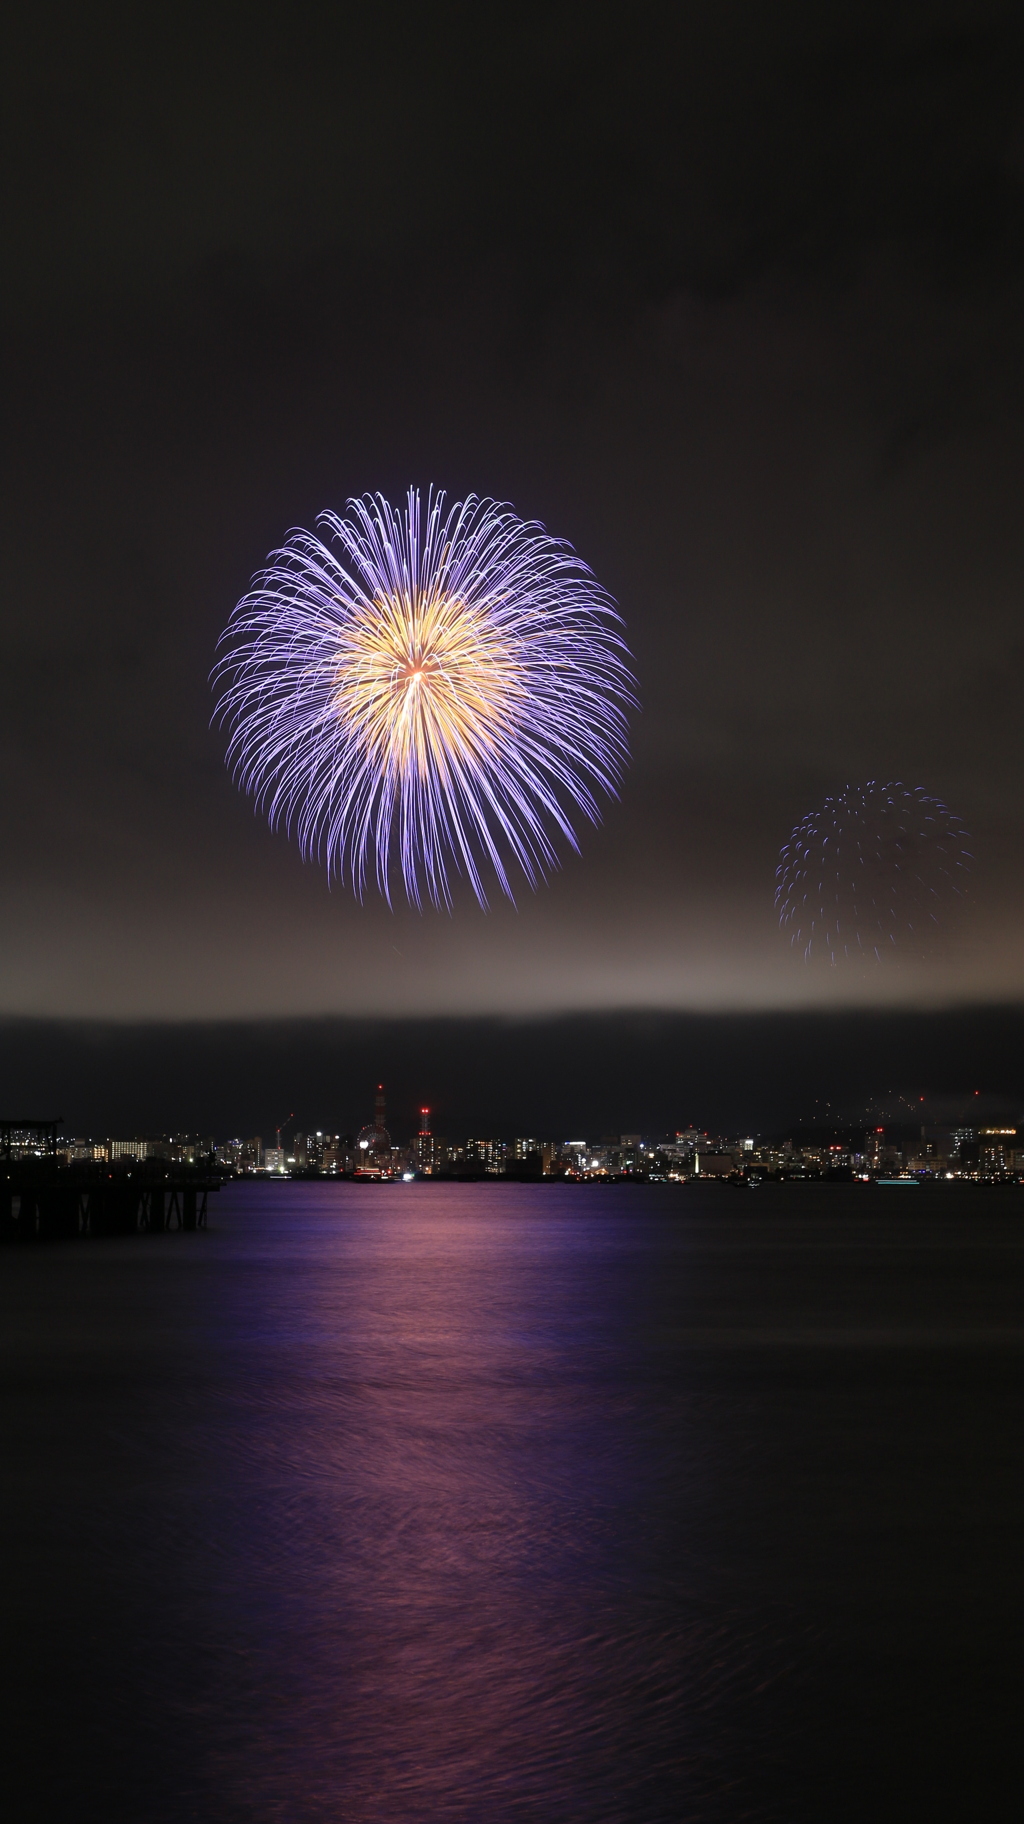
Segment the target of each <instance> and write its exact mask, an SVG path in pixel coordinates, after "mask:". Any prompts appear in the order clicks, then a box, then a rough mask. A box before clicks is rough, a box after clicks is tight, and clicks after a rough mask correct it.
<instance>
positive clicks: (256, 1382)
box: [0, 1184, 1024, 1824]
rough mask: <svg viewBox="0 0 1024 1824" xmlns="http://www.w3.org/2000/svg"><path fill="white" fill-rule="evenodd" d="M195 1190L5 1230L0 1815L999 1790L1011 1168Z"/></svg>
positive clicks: (1011, 1605) (1014, 1520) (1013, 1385)
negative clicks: (742, 1185) (895, 1178)
mask: <svg viewBox="0 0 1024 1824" xmlns="http://www.w3.org/2000/svg"><path fill="white" fill-rule="evenodd" d="M210 1208H211V1227H210V1230H209V1231H208V1232H207V1233H206V1234H199V1235H195V1236H184V1235H172V1236H166V1237H164V1236H156V1237H140V1238H139V1239H137V1240H133V1241H123V1242H122V1241H113V1242H94V1243H85V1244H81V1245H78V1246H60V1247H50V1248H44V1249H38V1250H7V1251H5V1252H4V1253H3V1255H2V1256H0V1350H2V1355H0V1361H2V1393H3V1407H2V1412H3V1426H2V1440H0V1442H2V1454H0V1468H2V1474H3V1498H2V1504H0V1529H2V1550H3V1589H4V1608H5V1616H4V1633H3V1644H4V1651H3V1681H4V1693H3V1712H2V1714H3V1731H4V1747H3V1754H2V1757H0V1782H2V1786H3V1788H4V1789H5V1790H6V1795H7V1796H6V1800H5V1803H4V1815H5V1817H7V1818H10V1819H12V1821H13V1820H17V1821H18V1824H29V1821H31V1820H46V1821H47V1824H50V1821H51V1820H54V1821H56V1820H61V1824H64V1821H65V1820H66V1821H67V1824H80V1821H88V1824H91V1821H92V1820H97V1821H99V1820H103V1821H104V1824H122V1821H124V1824H149V1821H151V1820H152V1821H153V1824H171V1821H175V1824H176V1821H177V1820H179V1819H193V1818H195V1819H201V1820H204V1821H219V1820H227V1821H231V1824H234V1821H235V1820H237V1821H239V1824H241V1821H243V1820H245V1821H247V1824H249V1821H251V1824H262V1821H263V1820H266V1821H268V1824H270V1821H271V1820H272V1821H273V1824H279V1821H280V1824H284V1821H285V1820H287V1821H288V1824H292V1821H294V1824H304V1821H305V1820H311V1821H312V1820H331V1821H332V1824H333V1821H335V1820H343V1821H351V1824H391V1821H394V1824H406V1820H409V1821H413V1820H417V1821H418V1820H423V1821H424V1824H426V1821H427V1820H430V1821H434V1820H441V1821H442V1824H443V1821H445V1820H452V1821H455V1820H458V1821H460V1824H462V1821H467V1824H468V1821H470V1820H472V1821H474V1824H475V1821H477V1820H480V1821H481V1824H485V1821H486V1824H503V1821H505V1820H513V1819H514V1820H529V1819H536V1820H543V1821H546V1820H549V1819H551V1820H556V1819H557V1820H559V1821H561V1820H565V1821H566V1824H592V1821H597V1820H607V1821H609V1824H611V1821H612V1820H619V1819H621V1820H629V1821H630V1824H633V1821H635V1824H660V1821H661V1820H665V1821H666V1824H685V1821H688V1820H715V1821H722V1824H726V1821H729V1824H731V1821H733V1820H742V1819H766V1820H768V1819H774V1820H780V1821H783V1824H788V1821H790V1820H799V1821H803V1820H807V1824H835V1821H845V1820H850V1821H851V1824H852V1821H853V1820H856V1821H857V1824H868V1821H870V1824H877V1821H878V1820H882V1819H886V1820H887V1819H894V1820H895V1819H900V1820H910V1819H920V1820H927V1824H939V1821H941V1820H952V1819H958V1820H964V1821H965V1824H967V1821H970V1824H993V1821H995V1820H1001V1819H1004V1818H1005V1819H1011V1818H1012V1819H1014V1821H1015V1824H1016V1820H1017V1819H1018V1818H1019V1817H1020V1815H1021V1813H1022V1809H1024V1795H1022V1792H1021V1781H1020V1777H1019V1772H1018V1768H1019V1762H1020V1742H1021V1729H1022V1723H1021V1700H1022V1696H1024V1689H1022V1687H1024V1672H1022V1659H1024V1652H1022V1635H1021V1620H1022V1602H1021V1595H1022V1577H1024V1571H1022V1567H1024V1524H1022V1523H1024V1473H1022V1463H1021V1438H1022V1417H1024V1411H1022V1409H1024V1193H1021V1192H1016V1191H1013V1192H1005V1193H1004V1192H994V1191H993V1192H979V1191H971V1190H960V1189H954V1188H950V1189H949V1190H946V1189H945V1188H942V1189H940V1190H937V1191H927V1190H920V1191H913V1192H909V1191H880V1190H878V1189H876V1188H875V1187H859V1186H857V1187H854V1186H850V1187H847V1186H834V1187H833V1186H825V1187H815V1186H809V1185H808V1186H804V1185H792V1186H780V1187H769V1186H764V1187H762V1188H761V1189H760V1190H758V1191H757V1192H755V1193H750V1192H749V1191H742V1192H740V1191H735V1190H731V1189H727V1188H725V1187H722V1186H707V1187H692V1188H691V1187H686V1188H677V1187H674V1186H665V1187H660V1186H651V1187H647V1188H645V1187H614V1186H608V1187H590V1186H581V1187H574V1186H551V1187H549V1186H532V1187H531V1186H502V1185H499V1184H493V1185H486V1184H482V1185H462V1186H456V1187H451V1186H442V1185H430V1184H415V1185H395V1186H366V1187H362V1186H360V1187H356V1186H349V1185H339V1186H334V1185H299V1184H296V1185H291V1186H287V1185H282V1186H264V1185H246V1186H243V1185H236V1186H233V1187H231V1188H229V1189H228V1190H226V1191H225V1192H223V1193H222V1194H221V1196H219V1197H218V1198H215V1199H211V1205H210Z"/></svg>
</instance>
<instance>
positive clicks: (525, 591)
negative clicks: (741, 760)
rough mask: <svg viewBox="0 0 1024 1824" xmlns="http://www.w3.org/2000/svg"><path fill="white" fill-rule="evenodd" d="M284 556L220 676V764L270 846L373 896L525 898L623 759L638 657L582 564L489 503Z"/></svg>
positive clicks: (341, 536)
mask: <svg viewBox="0 0 1024 1824" xmlns="http://www.w3.org/2000/svg"><path fill="white" fill-rule="evenodd" d="M318 526H319V527H320V528H321V529H322V530H324V532H325V533H326V535H327V538H328V540H329V541H330V542H329V543H325V542H324V541H323V540H321V539H320V538H317V537H316V536H314V535H313V534H312V533H309V532H302V531H297V532H293V533H292V534H291V536H290V537H289V538H288V540H287V542H286V543H285V545H284V546H283V548H282V549H281V550H279V551H275V552H273V553H272V554H271V558H270V561H269V564H268V568H267V569H266V570H264V571H262V572H261V573H260V574H259V575H258V576H257V577H256V578H255V579H254V586H253V589H252V590H251V592H250V593H249V594H248V595H246V596H245V597H243V599H242V601H240V602H239V604H238V607H237V608H236V609H235V611H234V614H233V615H232V617H231V620H230V622H229V624H228V627H227V629H226V631H225V633H224V635H223V638H222V645H223V646H224V648H225V651H224V656H223V657H222V658H221V660H220V662H219V663H218V665H217V667H216V670H215V673H214V676H215V679H216V681H217V683H218V684H219V686H220V688H221V696H220V701H219V705H218V712H217V713H218V715H219V717H220V719H221V720H222V721H223V722H225V723H226V725H227V726H228V728H229V730H230V740H229V745H228V761H229V764H230V766H231V768H232V771H233V773H234V776H235V779H236V781H237V782H238V784H239V785H240V786H241V787H242V789H243V790H244V791H246V792H249V793H251V794H252V796H253V797H254V798H255V799H256V801H257V803H258V804H259V805H260V806H261V807H262V808H263V809H264V810H265V811H266V813H267V816H268V817H269V820H270V822H271V824H272V825H274V826H278V825H283V826H284V827H285V828H286V829H288V830H289V831H292V830H293V831H294V832H295V834H296V836H297V838H298V841H299V843H300V845H301V847H302V851H303V853H304V854H305V855H306V856H307V857H312V856H317V857H320V858H321V859H322V860H323V861H324V862H325V864H326V866H327V868H328V871H329V873H331V874H335V875H337V876H338V878H340V879H342V880H346V881H348V882H349V883H350V884H351V885H352V886H353V887H354V889H355V891H356V893H357V894H359V896H360V897H362V894H363V891H364V888H365V885H366V880H367V875H368V873H369V872H370V871H371V868H372V871H373V873H374V874H375V876H376V880H377V883H378V885H379V887H380V890H381V892H382V893H383V894H384V896H385V898H387V899H388V900H390V897H391V889H392V883H393V880H394V878H395V877H396V873H397V874H400V876H401V880H402V883H403V885H404V887H405V891H406V893H407V895H408V897H409V899H410V900H411V901H412V902H413V903H414V904H415V905H421V904H422V901H423V898H424V896H425V897H426V898H428V899H429V900H431V901H432V902H433V903H434V904H435V905H441V904H445V905H448V906H450V905H451V903H452V877H453V874H457V873H464V874H465V875H466V876H467V877H468V879H469V881H470V884H471V885H472V888H473V891H474V892H475V894H476V896H477V898H478V900H479V901H480V903H481V905H486V903H487V895H486V890H485V884H484V875H485V873H487V871H488V870H490V871H491V872H492V873H493V875H494V877H495V878H496V879H497V882H498V884H499V886H500V888H501V890H502V892H504V893H505V894H507V895H508V897H509V898H510V899H511V898H512V896H513V895H512V887H511V884H510V880H509V872H510V868H511V869H513V870H514V869H518V870H519V871H520V872H521V873H522V874H523V875H524V876H525V878H526V880H527V881H528V882H529V884H530V885H531V886H536V885H537V883H538V881H540V880H542V879H543V878H544V877H545V876H546V875H547V873H548V871H549V870H550V869H551V868H553V867H555V866H557V860H558V858H557V853H556V849H555V842H556V840H557V838H558V837H559V836H562V837H564V838H565V839H566V841H567V842H568V843H570V844H571V846H572V847H573V848H575V847H577V842H576V836H575V833H574V829H573V823H572V821H571V818H572V816H573V815H574V814H575V813H582V815H583V816H584V817H585V818H587V819H589V821H590V822H591V823H596V822H598V821H599V816H600V811H599V803H598V797H599V794H605V795H614V794H615V792H616V789H617V786H618V782H619V779H620V778H621V775H622V770H623V767H624V765H625V762H626V758H627V748H626V718H625V709H626V706H627V705H629V704H630V703H632V702H633V701H634V698H633V680H632V678H631V675H630V672H629V669H628V664H627V660H628V654H627V652H626V648H625V645H624V643H623V641H622V639H621V637H620V636H619V634H618V633H617V631H616V627H617V626H618V625H619V624H620V623H619V617H618V615H617V614H616V612H615V608H614V604H613V603H612V601H611V598H610V597H609V596H608V595H606V594H605V592H604V591H603V590H602V589H601V588H600V587H599V586H598V584H597V583H596V582H595V581H594V578H593V576H592V574H591V572H590V571H589V570H588V568H587V566H586V565H585V564H583V563H582V562H581V561H580V559H579V558H577V557H576V556H575V554H574V553H573V552H572V550H571V549H570V548H569V546H568V545H566V544H563V543H562V542H560V541H559V540H557V539H553V538H550V537H549V536H548V534H547V533H546V532H545V530H544V528H543V527H542V526H540V525H538V524H537V523H536V522H533V523H528V522H525V521H523V520H521V519H519V518H517V516H516V515H515V514H514V513H513V512H512V511H511V510H510V509H509V508H508V507H504V506H500V505H498V504H497V503H496V502H495V501H491V500H480V499H478V498H477V497H476V496H474V495H471V496H470V497H469V498H468V499H467V500H465V501H461V502H457V503H456V504H455V505H454V506H452V507H450V508H449V509H448V510H447V511H446V510H445V505H444V495H443V494H436V495H435V494H434V493H433V492H432V491H431V493H430V494H429V495H428V497H427V502H426V508H425V511H421V506H420V497H419V494H418V492H417V491H416V490H415V489H410V491H409V497H408V503H407V506H406V508H405V510H404V511H401V510H399V509H397V508H395V507H392V506H391V505H390V504H389V502H388V501H386V500H384V499H383V497H382V496H380V495H376V496H370V495H367V496H364V497H363V498H362V499H361V500H350V501H349V503H348V507H347V512H346V516H345V517H344V518H342V517H341V516H339V515H338V514H335V513H323V514H321V516H320V519H319V521H318Z"/></svg>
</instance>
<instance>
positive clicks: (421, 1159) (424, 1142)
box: [416, 1108, 434, 1175]
mask: <svg viewBox="0 0 1024 1824" xmlns="http://www.w3.org/2000/svg"><path fill="white" fill-rule="evenodd" d="M416 1163H417V1165H418V1166H419V1168H420V1171H421V1172H425V1173H427V1174H428V1175H429V1174H430V1173H431V1172H432V1171H433V1169H434V1136H433V1134H432V1133H431V1131H430V1110H429V1108H421V1109H420V1131H419V1133H418V1134H417V1135H416Z"/></svg>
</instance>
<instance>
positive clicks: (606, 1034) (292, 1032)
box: [0, 1008, 1024, 1139]
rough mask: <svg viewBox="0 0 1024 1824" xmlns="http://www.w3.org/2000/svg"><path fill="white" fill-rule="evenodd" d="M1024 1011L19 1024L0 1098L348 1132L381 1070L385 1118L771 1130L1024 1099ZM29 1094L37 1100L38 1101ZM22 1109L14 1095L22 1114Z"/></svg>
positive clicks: (92, 1120)
mask: <svg viewBox="0 0 1024 1824" xmlns="http://www.w3.org/2000/svg"><path fill="white" fill-rule="evenodd" d="M1022 1034H1024V1014H1022V1012H1021V1010H1020V1008H1004V1009H993V1008H967V1009H961V1010H959V1011H957V1012H947V1013H931V1014H909V1013H898V1014H889V1015H879V1014H857V1015H849V1016H845V1017H843V1016H836V1015H821V1014H818V1015H792V1014H788V1015H787V1014H772V1015H766V1016H762V1017H760V1018H752V1017H750V1016H748V1015H739V1016H735V1017H733V1018H728V1019H726V1018H721V1017H712V1018H695V1017H693V1016H686V1015H678V1014H674V1015H665V1014H653V1013H647V1014H624V1015H619V1016H594V1015H585V1016H578V1017H576V1018H572V1019H556V1020H520V1021H508V1020H493V1019H492V1020H480V1019H477V1020H420V1021H417V1020H400V1021H380V1020H376V1021H375V1020H305V1021H295V1020H292V1021H260V1022H256V1023H246V1024H238V1023H226V1024H224V1023H205V1024H190V1025H181V1024H178V1025H162V1026H161V1025H157V1026H154V1025H143V1026H138V1025H136V1026H132V1025H128V1026H125V1025H112V1024H109V1023H106V1024H104V1023H99V1022H79V1023H74V1022H46V1021H8V1022H5V1023H3V1024H2V1025H0V1103H2V1104H3V1106H5V1107H7V1108H10V1109H11V1110H12V1111H13V1112H15V1113H18V1114H33V1115H46V1114H50V1115H55V1114H63V1116H64V1117H65V1127H66V1129H67V1130H68V1131H78V1132H83V1131H84V1132H95V1133H102V1134H106V1133H107V1132H108V1131H109V1132H118V1133H120V1134H122V1135H124V1136H126V1137H127V1136H130V1135H133V1134H136V1133H143V1134H144V1133H154V1132H161V1131H166V1130H168V1129H170V1130H175V1129H176V1130H179V1131H182V1130H183V1131H193V1132H203V1133H205V1132H207V1131H212V1132H214V1133H217V1134H230V1133H236V1132H237V1133H240V1134H243V1135H246V1134H252V1133H254V1132H261V1133H262V1134H263V1137H264V1139H266V1138H267V1137H268V1136H269V1134H270V1133H271V1132H272V1131H273V1129H274V1128H275V1127H277V1126H278V1125H279V1124H281V1123H283V1122H284V1121H285V1119H286V1118H288V1117H293V1118H294V1125H295V1126H296V1127H297V1128H299V1129H301V1130H302V1131H307V1130H308V1129H309V1128H313V1129H316V1128H321V1129H322V1130H324V1131H325V1132H336V1131H355V1130H357V1129H358V1128H359V1127H360V1125H361V1124H362V1123H363V1122H364V1121H367V1120H369V1118H370V1115H371V1113H372V1103H373V1095H374V1087H375V1084H376V1083H377V1082H378V1081H380V1080H381V1079H383V1080H384V1083H385V1089H386V1095H387V1104H388V1123H389V1126H390V1128H391V1130H392V1132H393V1133H394V1134H395V1135H396V1136H399V1137H401V1138H403V1139H404V1138H405V1137H406V1136H407V1135H409V1134H411V1133H414V1132H415V1131H416V1128H417V1126H418V1125H419V1121H418V1111H419V1109H420V1108H421V1107H422V1106H423V1105H424V1104H425V1103H426V1104H429V1105H430V1106H431V1108H432V1111H433V1126H434V1132H435V1133H439V1134H443V1135H445V1136H446V1137H447V1138H449V1139H458V1138H465V1137H466V1136H477V1137H493V1136H499V1137H502V1138H511V1137H512V1136H514V1135H516V1134H524V1135H530V1134H533V1135H540V1136H561V1137H563V1138H569V1137H571V1136H578V1137H580V1138H587V1139H597V1138H599V1137H600V1135H602V1134H605V1133H619V1132H620V1131H625V1132H627V1133H629V1132H636V1131H640V1132H644V1133H652V1134H654V1133H672V1132H674V1131H676V1130H677V1129H679V1128H683V1127H688V1126H690V1125H695V1126H697V1127H700V1128H706V1129H707V1130H709V1131H710V1132H712V1133H716V1132H720V1131H724V1132H728V1133H733V1132H735V1131H737V1129H739V1128H741V1127H743V1128H746V1129H747V1131H752V1132H754V1133H770V1132H772V1131H776V1130H779V1131H781V1130H784V1129H785V1128H787V1127H789V1126H792V1125H794V1124H797V1123H802V1124H804V1125H807V1126H811V1127H813V1126H816V1125H817V1126H825V1125H828V1124H829V1123H830V1122H833V1123H841V1124H848V1125H853V1126H854V1127H855V1126H856V1125H857V1124H858V1123H860V1124H864V1123H870V1124H871V1125H875V1124H876V1123H877V1122H879V1121H882V1122H888V1123H893V1122H895V1123H898V1124H901V1125H907V1124H909V1125H911V1126H912V1125H913V1124H914V1123H915V1122H917V1123H918V1124H920V1122H921V1121H923V1120H926V1119H927V1120H933V1121H935V1120H942V1121H954V1122H955V1121H968V1122H970V1121H972V1120H973V1121H977V1119H978V1111H979V1109H980V1110H982V1111H983V1113H984V1115H985V1117H986V1118H988V1119H992V1118H994V1117H995V1116H1002V1115H1006V1114H1009V1115H1012V1117H1013V1118H1014V1119H1017V1118H1019V1115H1020V1112H1021V1108H1022V1107H1024V1069H1022V1066H1021V1056H1022V1049H1021V1039H1022ZM26 1103H28V1104H29V1106H25V1104H26ZM15 1105H16V1106H15Z"/></svg>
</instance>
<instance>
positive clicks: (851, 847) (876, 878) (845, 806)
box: [775, 780, 972, 965]
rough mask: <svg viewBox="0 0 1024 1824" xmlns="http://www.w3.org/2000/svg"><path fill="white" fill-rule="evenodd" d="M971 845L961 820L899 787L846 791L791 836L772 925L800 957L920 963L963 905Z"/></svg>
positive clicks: (894, 783) (917, 791)
mask: <svg viewBox="0 0 1024 1824" xmlns="http://www.w3.org/2000/svg"><path fill="white" fill-rule="evenodd" d="M969 841H970V838H969V836H968V834H967V831H966V830H965V829H964V826H963V824H962V823H961V821H960V818H959V817H957V816H956V814H955V813H954V812H953V811H951V810H950V809H949V808H948V806H947V805H945V804H943V803H942V800H941V799H939V798H931V797H929V796H928V794H927V792H925V791H923V790H922V788H921V787H920V786H907V785H903V784H901V783H900V781H899V780H891V781H890V782H889V783H888V784H886V785H879V784H877V783H876V782H875V781H874V780H871V781H870V782H869V783H868V784H867V785H860V786H848V787H847V788H846V790H845V791H843V792H840V793H839V794H838V795H837V796H836V797H835V798H826V800H825V803H824V804H823V805H822V807H821V809H820V811H813V812H811V814H810V815H809V816H807V817H805V818H804V819H803V820H802V822H800V823H798V824H797V826H796V829H795V830H794V831H793V833H792V835H791V836H790V839H789V841H788V842H787V843H786V844H785V846H784V847H783V849H782V853H781V855H780V856H779V865H778V868H777V869H776V875H775V878H776V890H775V904H776V907H777V908H778V912H779V923H780V924H781V926H782V929H783V930H784V931H787V932H788V933H789V936H790V939H791V941H792V943H793V944H794V945H795V946H796V947H797V948H798V949H801V950H802V951H803V953H804V956H805V957H807V958H810V957H812V956H813V955H825V956H827V957H828V958H829V961H830V962H831V963H832V964H833V965H834V964H836V963H838V962H839V961H841V960H842V959H844V958H849V959H858V958H862V959H864V960H869V959H872V960H881V959H882V957H883V956H886V955H891V954H893V953H894V952H897V953H904V954H916V955H922V954H925V953H927V951H928V949H929V948H930V947H931V943H932V940H933V939H934V937H935V936H936V934H937V928H938V926H939V925H940V924H941V922H942V916H943V913H944V911H947V910H948V909H949V908H950V907H951V906H952V905H953V904H954V903H955V902H956V901H957V900H959V899H962V898H963V895H964V891H965V888H966V879H967V874H968V872H969V869H970V864H971V859H972V857H971V855H970V852H969V850H968V849H967V847H966V846H965V845H966V844H967V843H968V842H969Z"/></svg>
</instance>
